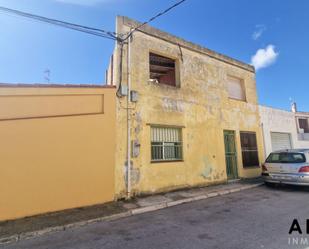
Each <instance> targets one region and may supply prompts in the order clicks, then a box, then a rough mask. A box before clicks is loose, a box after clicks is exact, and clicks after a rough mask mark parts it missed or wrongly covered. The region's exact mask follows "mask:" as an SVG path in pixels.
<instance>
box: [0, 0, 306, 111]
mask: <svg viewBox="0 0 309 249" xmlns="http://www.w3.org/2000/svg"><path fill="white" fill-rule="evenodd" d="M175 2H176V0H144V1H141V0H0V5H1V6H6V7H9V8H16V9H19V10H21V11H26V12H31V13H35V14H38V15H43V16H47V17H50V18H56V19H61V20H65V21H69V22H74V23H79V24H84V25H88V26H92V27H97V28H103V29H107V30H111V31H114V26H115V16H116V15H117V14H118V15H126V16H129V17H131V18H134V19H137V20H139V21H144V20H147V19H148V18H149V17H151V16H153V15H154V14H156V13H157V12H158V11H161V10H163V9H165V8H166V7H168V6H170V5H171V4H173V3H175ZM308 13H309V1H307V0H297V1H293V0H285V1H282V0H259V1H258V0H256V1H248V0H235V1H229V0H187V1H186V2H185V3H184V4H183V5H181V6H179V7H177V8H176V9H174V10H173V11H172V12H170V13H168V14H167V15H165V16H163V17H161V18H159V19H157V20H155V21H154V22H153V23H151V25H153V26H155V27H157V28H159V29H162V30H165V31H167V32H170V33H172V34H175V35H177V36H180V37H182V38H184V39H186V40H189V41H192V42H195V43H198V44H200V45H202V46H205V47H207V48H210V49H213V50H215V51H217V52H220V53H223V54H226V55H228V56H231V57H233V58H236V59H239V60H241V61H244V62H247V63H253V64H254V65H255V66H256V68H257V75H256V80H257V88H258V96H259V102H260V103H261V104H264V105H267V106H273V107H277V108H282V109H289V105H290V98H292V99H293V100H295V101H296V102H297V104H298V107H299V109H300V110H302V111H309V101H308V97H307V95H308V92H309V74H308V73H307V71H306V69H307V68H309V61H308V59H307V57H308V56H309V32H308V29H309V15H308ZM113 47H114V42H113V41H111V40H107V39H103V38H99V37H95V36H90V35H87V34H83V33H79V32H76V31H71V30H67V29H63V28H59V27H56V26H52V25H48V24H44V23H39V22H35V21H30V20H26V19H23V18H21V17H15V16H12V15H9V14H3V13H0V55H1V57H0V82H5V83H16V82H17V83H44V82H46V80H45V79H44V76H45V74H44V71H45V70H46V69H49V70H50V81H51V82H52V83H90V84H103V82H104V73H105V69H106V67H107V64H108V60H109V56H110V55H111V53H112V50H113Z"/></svg>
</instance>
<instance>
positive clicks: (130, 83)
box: [107, 17, 264, 198]
mask: <svg viewBox="0 0 309 249" xmlns="http://www.w3.org/2000/svg"><path fill="white" fill-rule="evenodd" d="M139 24H140V23H138V22H136V21H134V20H131V19H129V18H127V17H117V24H116V26H117V27H116V32H117V33H118V34H129V33H130V32H131V31H132V30H133V29H134V28H135V27H137V26H138V25H139ZM123 37H125V35H124V36H123ZM107 78H108V83H109V84H112V85H116V86H117V89H118V91H117V96H118V97H117V98H118V100H117V101H116V103H117V107H116V112H117V113H116V119H117V124H116V137H117V138H116V165H115V166H116V172H115V175H116V179H115V182H116V195H117V197H118V198H121V197H124V196H125V195H126V194H129V195H134V194H141V193H154V192H161V191H167V190H172V189H176V188H183V187H193V186H202V185H210V184H215V183H222V182H226V181H227V180H232V179H238V178H249V177H256V176H259V174H260V163H261V162H262V161H263V159H264V158H263V157H264V152H263V139H262V131H261V127H260V118H259V111H258V105H257V94H256V83H255V70H254V68H253V67H252V66H251V65H248V64H245V63H243V62H240V61H237V60H235V59H232V58H230V57H227V56H225V55H222V54H219V53H217V52H214V51H211V50H209V49H207V48H204V47H201V46H199V45H196V44H193V43H191V42H188V41H185V40H183V39H181V38H178V37H176V36H173V35H171V34H168V33H166V32H163V31H160V30H158V29H155V28H153V27H150V26H149V25H144V26H143V27H141V28H140V29H138V30H136V31H134V32H133V33H132V35H131V36H130V38H129V39H126V40H125V42H119V41H118V42H117V43H116V47H115V51H114V54H113V56H112V59H111V64H110V66H109V70H108V72H107ZM128 162H129V163H128ZM128 165H129V166H128Z"/></svg>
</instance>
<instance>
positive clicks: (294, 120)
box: [259, 103, 309, 157]
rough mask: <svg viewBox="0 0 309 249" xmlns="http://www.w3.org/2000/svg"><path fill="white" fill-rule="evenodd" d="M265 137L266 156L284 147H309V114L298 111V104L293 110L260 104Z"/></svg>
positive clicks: (294, 105)
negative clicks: (308, 127)
mask: <svg viewBox="0 0 309 249" xmlns="http://www.w3.org/2000/svg"><path fill="white" fill-rule="evenodd" d="M259 110H260V116H261V124H262V130H263V137H264V148H265V157H266V156H268V155H269V153H271V152H272V151H276V150H282V149H297V148H309V131H308V130H307V128H306V127H307V126H306V125H307V124H306V122H308V118H309V115H308V113H305V112H298V111H297V108H296V104H295V103H294V104H293V105H292V111H284V110H279V109H276V108H271V107H266V106H259Z"/></svg>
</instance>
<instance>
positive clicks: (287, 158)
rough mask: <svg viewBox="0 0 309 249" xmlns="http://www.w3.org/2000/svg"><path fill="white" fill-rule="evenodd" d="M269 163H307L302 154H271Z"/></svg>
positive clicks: (267, 160)
mask: <svg viewBox="0 0 309 249" xmlns="http://www.w3.org/2000/svg"><path fill="white" fill-rule="evenodd" d="M266 162H267V163H305V162H306V158H305V155H304V154H302V153H289V152H282V153H271V154H270V155H269V157H268V158H267V159H266Z"/></svg>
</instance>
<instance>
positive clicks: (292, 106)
mask: <svg viewBox="0 0 309 249" xmlns="http://www.w3.org/2000/svg"><path fill="white" fill-rule="evenodd" d="M291 111H292V112H294V113H296V112H297V105H296V102H293V103H292V104H291Z"/></svg>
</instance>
